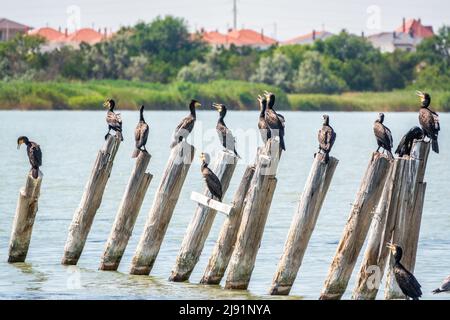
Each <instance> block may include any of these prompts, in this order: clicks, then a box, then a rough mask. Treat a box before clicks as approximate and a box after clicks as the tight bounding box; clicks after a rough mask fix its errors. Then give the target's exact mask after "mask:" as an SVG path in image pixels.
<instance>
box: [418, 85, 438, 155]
mask: <svg viewBox="0 0 450 320" xmlns="http://www.w3.org/2000/svg"><path fill="white" fill-rule="evenodd" d="M416 93H417V95H418V96H419V97H420V101H421V103H422V105H421V106H420V111H419V123H420V126H421V127H422V130H423V133H424V135H425V136H427V137H428V138H430V139H431V148H432V149H433V151H434V152H436V153H439V144H438V141H437V139H438V134H439V131H440V130H441V126H440V125H439V115H438V114H437V113H436V112H434V111H432V110H431V109H430V108H429V106H430V103H431V97H430V95H429V94H428V93H423V92H420V91H417V92H416Z"/></svg>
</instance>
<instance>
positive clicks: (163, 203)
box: [130, 140, 195, 275]
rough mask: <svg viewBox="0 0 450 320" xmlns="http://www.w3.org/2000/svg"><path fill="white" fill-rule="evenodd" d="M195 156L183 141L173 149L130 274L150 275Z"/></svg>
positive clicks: (191, 147)
mask: <svg viewBox="0 0 450 320" xmlns="http://www.w3.org/2000/svg"><path fill="white" fill-rule="evenodd" d="M194 153H195V148H194V147H193V146H191V145H190V144H188V143H187V142H185V141H184V140H183V141H182V142H181V143H179V144H177V145H176V146H175V147H174V148H173V149H172V151H171V154H170V157H169V160H168V162H167V165H166V168H165V169H164V172H163V175H162V178H161V182H160V184H159V186H158V189H157V191H156V193H155V197H154V199H153V204H152V208H151V209H150V212H149V216H148V218H147V221H146V223H145V227H144V232H143V234H142V236H141V238H140V240H139V244H138V246H137V249H136V252H135V254H134V257H133V260H132V263H131V270H130V273H131V274H136V275H148V274H150V271H151V269H152V268H153V264H154V263H155V260H156V257H157V255H158V252H159V249H160V247H161V244H162V241H163V239H164V235H165V234H166V230H167V226H168V225H169V222H170V219H171V218H172V214H173V211H174V209H175V205H176V204H177V201H178V198H179V196H180V192H181V188H182V186H183V184H184V180H185V178H186V175H187V173H188V171H189V168H190V166H191V163H192V159H193V157H194Z"/></svg>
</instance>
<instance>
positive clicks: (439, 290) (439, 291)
mask: <svg viewBox="0 0 450 320" xmlns="http://www.w3.org/2000/svg"><path fill="white" fill-rule="evenodd" d="M431 292H433V294H437V293H441V292H442V290H441V289H439V288H437V289H434V290H433V291H431Z"/></svg>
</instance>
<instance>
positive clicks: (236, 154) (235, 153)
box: [234, 148, 241, 159]
mask: <svg viewBox="0 0 450 320" xmlns="http://www.w3.org/2000/svg"><path fill="white" fill-rule="evenodd" d="M234 155H235V156H236V157H238V158H239V159H241V156H240V155H239V154H238V153H237V151H236V148H234Z"/></svg>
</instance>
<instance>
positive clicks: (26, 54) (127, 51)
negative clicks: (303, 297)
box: [0, 16, 450, 93]
mask: <svg viewBox="0 0 450 320" xmlns="http://www.w3.org/2000/svg"><path fill="white" fill-rule="evenodd" d="M43 45H45V40H44V39H42V38H39V37H36V36H27V35H18V36H17V37H15V38H14V39H12V40H10V41H7V42H0V79H2V80H3V81H9V80H24V81H27V80H30V81H31V80H33V81H54V80H60V79H64V80H93V79H96V80H119V79H120V80H139V81H147V82H158V83H172V82H193V83H206V82H210V81H212V80H240V81H247V82H255V83H264V84H268V85H273V86H276V87H279V88H281V89H283V90H284V91H285V92H287V93H340V92H345V91H391V90H394V89H402V88H406V87H409V86H414V87H419V88H422V89H426V88H432V89H437V90H449V89H450V87H449V86H450V81H449V80H450V71H449V68H448V66H449V63H450V26H443V27H442V28H440V29H439V31H438V33H437V34H436V35H435V36H434V37H432V38H428V39H425V40H424V41H422V43H421V44H420V45H419V46H418V47H417V50H416V51H415V52H405V51H395V52H393V53H381V52H380V51H379V50H378V49H376V48H374V47H373V46H372V45H371V44H370V42H368V41H367V39H365V38H362V37H360V36H355V35H351V34H349V33H348V32H346V31H342V32H341V33H339V34H338V35H335V36H332V37H330V38H328V39H326V40H317V41H315V42H314V44H312V45H285V46H279V45H274V46H272V47H270V48H269V49H266V50H260V49H257V48H251V47H236V46H233V45H231V46H230V47H229V48H226V47H211V46H209V45H208V44H206V43H204V42H202V41H201V37H195V36H192V35H191V34H190V33H189V31H188V27H187V23H186V21H185V20H183V19H181V18H177V17H173V16H166V17H158V18H156V19H155V20H153V21H152V22H149V23H145V22H139V23H137V24H136V25H134V26H132V27H124V28H122V29H120V30H119V31H118V32H117V33H116V34H115V35H114V36H113V37H112V38H111V39H109V40H108V41H104V42H100V43H97V44H95V45H88V44H86V43H82V44H81V45H80V46H79V48H73V47H70V46H65V47H61V48H58V49H55V50H51V51H47V50H43V48H44V46H43Z"/></svg>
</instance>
